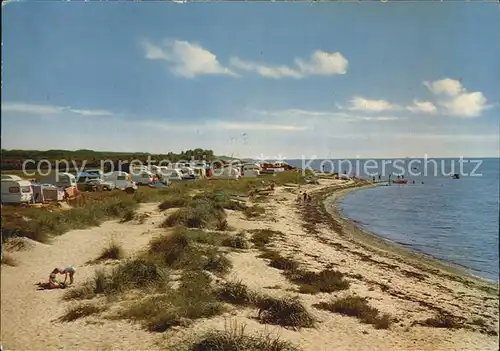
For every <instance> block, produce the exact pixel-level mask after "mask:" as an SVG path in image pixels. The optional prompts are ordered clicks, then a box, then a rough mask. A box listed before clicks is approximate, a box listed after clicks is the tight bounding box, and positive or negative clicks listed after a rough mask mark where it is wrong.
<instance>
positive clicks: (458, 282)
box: [1, 180, 498, 351]
mask: <svg viewBox="0 0 500 351" xmlns="http://www.w3.org/2000/svg"><path fill="white" fill-rule="evenodd" d="M348 185H349V184H348V183H341V182H338V181H332V180H321V182H320V185H306V186H303V187H302V188H301V190H307V191H308V192H310V193H311V194H313V193H314V192H321V191H324V190H325V189H327V188H328V189H329V188H331V187H335V186H338V187H344V186H348ZM332 191H333V190H332ZM337 194H338V195H337V196H341V195H342V194H343V191H339V192H337ZM296 197H297V189H294V188H286V187H277V188H276V189H275V191H274V194H273V195H271V197H270V198H269V199H268V200H267V201H266V203H263V204H259V205H260V206H263V207H265V208H266V213H265V215H264V216H263V217H262V218H257V219H253V220H248V219H246V218H245V217H244V216H243V215H242V214H241V212H239V211H227V212H228V222H229V225H230V226H231V227H234V228H236V229H237V231H242V230H249V229H273V230H277V231H280V232H282V233H283V234H284V236H283V237H280V238H278V239H276V240H274V241H273V243H272V249H273V250H276V251H278V252H279V253H280V254H281V255H282V256H285V257H290V258H293V260H294V261H297V262H298V263H299V264H300V266H301V268H304V269H307V270H320V269H325V268H331V267H333V268H334V269H336V270H339V271H340V272H342V273H344V274H345V275H346V276H347V277H349V278H348V279H349V281H350V283H351V284H350V288H349V290H348V291H339V292H334V293H319V294H315V295H309V294H298V293H297V292H296V287H295V286H294V284H293V283H291V282H290V281H288V280H287V279H286V278H285V276H284V275H283V274H282V271H280V270H278V269H275V268H272V267H269V266H268V262H267V260H265V259H263V258H259V257H258V256H259V254H260V251H259V250H257V249H248V250H244V251H238V252H231V253H229V254H228V257H229V258H230V259H231V261H232V263H233V269H232V271H231V273H230V274H229V275H228V277H227V278H226V279H227V280H241V281H242V282H243V283H244V284H246V285H247V286H248V287H249V288H251V289H252V290H255V291H257V292H263V293H266V294H268V295H270V296H274V297H279V296H288V295H290V296H296V295H298V296H299V297H300V299H301V301H302V302H303V304H304V305H305V306H306V308H307V309H308V310H309V311H310V313H311V314H312V315H313V316H314V317H315V318H316V319H317V320H318V323H317V325H316V327H315V328H303V329H300V330H298V331H294V330H290V329H285V328H282V327H279V326H272V325H264V324H261V323H259V322H258V321H257V320H255V317H256V314H257V312H256V310H255V309H251V308H240V309H234V310H232V311H231V312H229V313H226V314H224V315H222V316H218V317H214V318H210V319H201V320H197V321H195V322H194V323H193V324H192V325H190V326H189V327H184V328H172V329H171V330H169V331H167V332H165V333H150V332H147V331H145V330H144V329H142V328H141V326H140V325H138V324H134V323H129V322H126V321H117V320H109V319H106V318H100V317H98V316H92V317H88V318H84V319H79V320H76V321H74V322H70V323H62V322H60V321H58V318H59V317H60V316H62V315H63V314H64V313H65V311H66V309H67V307H68V306H70V305H71V304H74V303H75V302H72V301H69V302H68V301H63V300H62V296H63V294H64V290H45V291H38V290H36V286H35V285H34V284H35V283H36V282H38V281H41V280H45V279H47V276H48V273H49V272H50V271H51V270H52V269H53V268H55V267H57V266H64V265H68V264H73V265H75V267H76V269H77V273H76V275H75V278H76V284H77V285H78V284H81V283H82V282H83V281H84V280H86V279H87V278H90V277H92V276H93V274H94V272H95V269H96V268H98V267H99V265H89V264H86V263H87V262H89V261H91V260H94V259H95V258H96V257H97V256H98V255H99V253H100V252H101V250H102V249H103V248H104V247H106V246H107V245H108V243H109V241H110V240H115V241H117V242H119V243H121V244H122V246H123V247H124V249H125V250H126V252H127V254H128V255H129V256H133V255H134V253H135V252H138V251H139V250H140V249H142V248H143V247H145V246H146V245H147V243H148V242H149V240H150V239H151V238H152V237H153V236H154V235H156V234H158V233H163V232H164V231H165V229H160V228H158V224H159V223H160V221H162V220H163V219H164V218H165V217H164V214H163V213H161V212H159V211H158V210H157V204H145V205H144V204H143V205H141V208H140V212H144V213H149V214H150V216H149V217H148V219H147V221H146V222H145V223H143V224H134V223H123V224H122V223H119V222H118V221H110V222H106V223H104V224H103V225H101V226H100V227H96V228H91V229H86V230H75V231H71V232H68V233H66V234H64V235H61V236H59V237H56V238H55V239H54V241H53V243H52V244H51V245H45V244H40V243H34V247H33V248H31V249H29V250H26V251H18V252H13V253H11V256H13V258H14V259H15V260H16V262H17V266H16V267H8V266H2V271H1V278H2V286H1V289H2V291H1V298H2V300H1V313H2V314H1V317H2V320H1V341H2V344H3V346H4V349H6V350H57V349H60V350H111V349H114V350H157V349H167V350H168V349H169V348H171V346H172V345H176V344H179V343H181V342H182V340H185V339H186V338H187V337H192V336H193V335H200V334H202V333H204V332H206V331H207V330H210V329H219V330H224V328H225V326H226V325H227V322H228V320H229V319H230V320H232V321H237V322H238V323H239V324H240V325H246V329H245V330H246V332H247V333H256V332H262V331H265V332H267V333H271V334H273V335H279V337H280V338H281V339H283V340H288V341H291V342H292V343H294V344H295V345H297V346H298V347H300V348H301V349H303V350H311V351H313V350H314V351H316V350H370V351H371V350H497V349H498V337H497V336H495V335H494V334H495V333H498V294H497V293H494V292H491V291H489V290H488V289H487V288H485V286H484V285H482V284H481V283H480V282H479V283H478V282H476V281H475V280H473V279H468V278H463V277H460V276H456V275H454V274H453V273H450V272H446V271H444V270H442V269H441V268H440V267H439V265H438V266H433V265H429V266H427V265H426V264H425V262H422V261H419V260H417V259H415V260H414V259H413V258H411V257H409V256H405V255H403V254H399V253H398V251H397V250H392V249H391V248H390V247H385V246H383V245H378V246H377V245H374V247H373V246H371V245H368V244H367V243H369V240H367V241H364V242H362V241H361V240H362V239H363V234H362V233H358V232H357V231H359V229H357V228H355V227H354V226H352V225H350V224H349V223H347V222H346V221H344V220H342V219H341V218H339V217H338V216H337V217H336V218H335V216H334V217H332V218H331V219H333V222H331V221H330V222H329V221H324V222H323V221H320V220H319V219H318V220H317V221H316V222H314V221H315V218H320V217H315V215H316V214H317V213H315V212H314V211H315V210H314V209H306V208H305V207H306V206H313V205H303V204H300V203H297V202H296ZM332 212H333V214H334V215H335V210H332ZM308 216H309V218H308ZM352 294H356V295H358V296H363V297H367V298H368V299H369V302H370V304H371V305H372V306H374V307H376V308H377V309H379V310H380V311H381V312H383V313H389V314H390V315H391V316H392V317H393V318H394V319H395V323H393V325H392V326H391V327H390V329H381V330H376V329H374V328H373V327H372V326H371V325H367V324H361V323H360V322H359V320H358V319H356V318H352V317H346V316H342V315H339V314H334V313H331V312H327V311H323V310H319V309H317V308H315V307H313V305H314V304H317V303H319V302H326V301H329V300H331V299H332V298H336V297H342V296H346V295H352ZM495 295H496V296H495ZM442 311H446V312H449V313H451V314H453V315H454V316H457V317H460V318H463V319H464V320H467V321H471V320H474V319H475V318H481V319H482V320H483V321H484V322H485V323H486V326H487V331H488V333H489V334H487V333H486V332H485V330H483V332H480V328H479V327H477V328H474V327H470V328H468V329H464V328H461V329H447V328H434V327H423V326H419V325H415V324H414V323H415V322H417V321H422V320H425V319H426V318H429V317H433V316H435V315H436V313H439V312H442ZM497 335H498V334H497Z"/></svg>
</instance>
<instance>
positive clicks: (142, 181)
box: [131, 171, 156, 185]
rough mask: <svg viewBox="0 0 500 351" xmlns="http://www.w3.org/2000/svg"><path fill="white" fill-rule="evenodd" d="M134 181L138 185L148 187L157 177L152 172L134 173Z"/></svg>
mask: <svg viewBox="0 0 500 351" xmlns="http://www.w3.org/2000/svg"><path fill="white" fill-rule="evenodd" d="M131 176H132V181H134V182H135V183H137V185H148V184H151V183H153V182H154V181H155V178H156V177H155V176H154V174H153V173H151V172H150V171H141V172H134V173H132V174H131Z"/></svg>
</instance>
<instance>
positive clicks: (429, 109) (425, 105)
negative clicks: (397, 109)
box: [406, 99, 437, 113]
mask: <svg viewBox="0 0 500 351" xmlns="http://www.w3.org/2000/svg"><path fill="white" fill-rule="evenodd" d="M406 109H407V110H408V111H410V112H413V113H435V112H436V111H437V108H436V106H435V105H434V104H433V103H432V102H430V101H419V100H417V99H415V100H413V103H412V105H410V106H407V107H406Z"/></svg>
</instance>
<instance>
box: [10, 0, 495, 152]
mask: <svg viewBox="0 0 500 351" xmlns="http://www.w3.org/2000/svg"><path fill="white" fill-rule="evenodd" d="M2 29H3V32H2V34H3V52H2V53H3V57H2V60H3V90H2V148H9V149H10V148H22V149H49V148H63V149H79V148H87V149H96V150H109V151H149V152H165V153H166V152H169V151H174V152H175V151H180V150H182V149H187V148H196V147H202V148H210V149H213V150H214V151H215V152H216V153H217V154H226V155H227V154H229V155H230V154H234V155H235V156H241V157H255V156H258V155H262V154H263V155H265V156H267V157H269V158H276V157H285V158H296V157H299V158H300V157H302V155H304V156H305V157H312V156H319V157H356V156H359V157H401V156H423V155H425V154H428V155H430V156H434V157H438V156H459V155H463V156H498V155H499V122H500V118H499V111H500V110H499V108H500V106H499V98H500V65H498V62H500V46H499V45H498V43H500V8H499V6H498V4H494V3H475V4H472V3H457V2H448V3H446V2H442V3H436V2H420V3H415V2H414V3H404V4H403V3H395V2H393V3H377V2H362V3H261V2H258V3H242V2H238V3H227V2H226V3H210V4H203V3H191V4H190V3H187V4H177V3H157V2H154V3H153V2H152V3H125V2H117V3H112V2H106V3H103V2H99V3H92V2H88V3H82V2H80V3H77V2H69V3H64V2H42V3H34V2H29V3H9V4H7V6H5V8H3V9H2Z"/></svg>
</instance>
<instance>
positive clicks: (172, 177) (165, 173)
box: [157, 167, 182, 182]
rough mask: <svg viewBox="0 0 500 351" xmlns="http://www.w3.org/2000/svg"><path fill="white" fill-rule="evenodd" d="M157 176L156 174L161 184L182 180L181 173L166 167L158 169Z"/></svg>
mask: <svg viewBox="0 0 500 351" xmlns="http://www.w3.org/2000/svg"><path fill="white" fill-rule="evenodd" d="M157 174H158V177H159V178H160V180H162V181H163V182H165V181H176V180H182V173H181V171H180V170H178V169H172V168H168V167H159V170H158V173H157Z"/></svg>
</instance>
